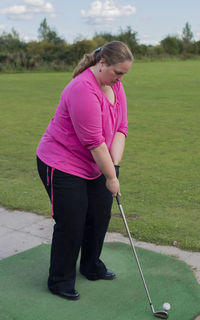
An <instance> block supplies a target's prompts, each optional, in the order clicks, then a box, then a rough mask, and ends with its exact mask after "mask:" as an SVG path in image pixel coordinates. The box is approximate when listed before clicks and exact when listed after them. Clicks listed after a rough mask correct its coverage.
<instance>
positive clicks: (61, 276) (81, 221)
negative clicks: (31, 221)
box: [38, 160, 88, 291]
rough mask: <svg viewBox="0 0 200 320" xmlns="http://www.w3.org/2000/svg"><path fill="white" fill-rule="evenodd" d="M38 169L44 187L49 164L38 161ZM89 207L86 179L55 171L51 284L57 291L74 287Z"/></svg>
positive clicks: (48, 190) (49, 282)
mask: <svg viewBox="0 0 200 320" xmlns="http://www.w3.org/2000/svg"><path fill="white" fill-rule="evenodd" d="M38 170H39V173H40V177H41V179H42V181H43V183H44V185H45V188H46V190H47V192H48V194H49V196H51V192H50V189H49V187H48V186H47V185H46V180H47V179H46V173H45V172H47V166H46V165H44V164H43V163H42V162H41V161H40V160H38ZM87 207H88V197H87V182H86V180H85V179H82V178H79V177H76V176H72V175H69V174H67V173H63V172H61V171H59V170H54V174H53V211H54V216H53V218H54V220H55V222H56V223H55V226H54V232H53V239H52V246H51V262H50V269H49V279H48V286H49V288H51V289H55V290H63V289H65V290H68V291H70V290H73V289H74V284H75V278H76V262H77V258H78V254H79V250H80V246H81V243H82V237H83V230H84V225H85V219H86V213H87Z"/></svg>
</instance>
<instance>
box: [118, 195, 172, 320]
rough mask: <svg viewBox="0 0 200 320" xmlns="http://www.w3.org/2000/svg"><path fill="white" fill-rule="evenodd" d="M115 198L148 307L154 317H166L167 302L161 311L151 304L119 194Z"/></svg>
mask: <svg viewBox="0 0 200 320" xmlns="http://www.w3.org/2000/svg"><path fill="white" fill-rule="evenodd" d="M116 200H117V203H118V206H119V210H120V213H121V216H122V218H123V222H124V225H125V227H126V231H127V233H128V237H129V240H130V244H131V247H132V249H133V253H134V256H135V259H136V262H137V265H138V268H139V271H140V275H141V278H142V281H143V284H144V288H145V291H146V293H147V297H148V300H149V304H150V307H151V310H152V312H153V314H154V316H155V317H157V318H161V319H167V318H168V310H169V308H170V305H169V304H167V303H166V304H164V305H169V308H168V310H163V311H155V309H154V307H153V304H152V301H151V297H150V294H149V290H148V288H147V285H146V282H145V279H144V275H143V272H142V268H141V265H140V262H139V259H138V256H137V252H136V250H135V246H134V243H133V240H132V238H131V234H130V231H129V227H128V224H127V221H126V217H125V214H124V210H123V208H122V205H121V203H120V199H119V196H118V195H117V196H116Z"/></svg>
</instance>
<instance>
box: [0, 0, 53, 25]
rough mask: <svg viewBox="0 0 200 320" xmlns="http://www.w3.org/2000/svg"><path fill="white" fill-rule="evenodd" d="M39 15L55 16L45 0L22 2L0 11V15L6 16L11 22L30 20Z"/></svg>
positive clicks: (26, 0)
mask: <svg viewBox="0 0 200 320" xmlns="http://www.w3.org/2000/svg"><path fill="white" fill-rule="evenodd" d="M40 13H46V14H50V16H52V17H54V16H55V12H54V8H53V6H52V4H51V3H50V2H46V1H45V0H24V4H21V5H14V6H11V7H8V8H4V9H0V15H6V16H7V17H8V18H9V19H11V20H30V19H32V18H33V16H34V15H36V14H40Z"/></svg>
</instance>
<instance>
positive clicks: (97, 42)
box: [0, 18, 200, 72]
mask: <svg viewBox="0 0 200 320" xmlns="http://www.w3.org/2000/svg"><path fill="white" fill-rule="evenodd" d="M113 40H119V41H123V42H125V43H126V44H127V45H128V46H129V48H130V49H131V51H132V53H133V55H134V56H135V58H136V60H139V59H146V60H152V59H172V58H176V59H177V58H179V59H190V58H199V57H200V41H194V39H193V33H192V31H191V26H190V25H189V23H188V22H187V23H186V24H185V26H184V28H183V31H182V35H181V36H180V37H178V36H176V35H168V36H167V37H165V38H164V39H163V40H162V41H161V42H160V44H159V45H155V46H153V45H145V44H140V42H139V39H138V36H137V32H136V31H134V30H132V28H131V27H127V28H126V29H122V28H121V29H120V30H119V32H118V34H115V35H113V34H111V33H108V32H100V33H95V34H94V36H93V38H92V39H91V40H89V39H83V38H81V37H79V38H77V39H76V40H75V41H74V42H73V43H72V44H69V43H67V42H66V41H65V40H64V39H63V38H62V37H60V36H59V35H58V34H57V32H56V31H55V30H54V29H52V28H51V27H50V26H49V25H48V23H47V20H46V18H45V19H44V20H43V21H42V22H41V24H40V26H39V28H38V40H37V41H30V42H25V41H23V40H21V39H20V37H19V34H18V33H17V31H16V30H14V29H12V32H10V33H6V32H3V33H2V34H1V35H0V72H9V71H11V72H12V71H26V70H29V71H31V70H33V71H34V70H35V71H40V70H41V71H48V70H57V71H66V70H72V69H73V68H74V67H75V65H76V64H77V62H78V61H79V60H80V59H81V58H82V56H83V55H84V53H86V52H87V53H88V52H91V51H93V50H95V49H96V48H98V47H100V46H103V45H104V44H105V43H107V42H109V41H113Z"/></svg>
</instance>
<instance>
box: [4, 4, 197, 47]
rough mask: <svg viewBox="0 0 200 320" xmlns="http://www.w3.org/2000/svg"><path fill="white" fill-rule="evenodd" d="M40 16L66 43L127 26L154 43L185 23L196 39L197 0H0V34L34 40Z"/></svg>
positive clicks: (176, 32) (177, 31) (139, 36)
mask: <svg viewBox="0 0 200 320" xmlns="http://www.w3.org/2000/svg"><path fill="white" fill-rule="evenodd" d="M44 18H47V23H48V24H49V25H50V27H51V28H54V29H55V30H56V32H57V33H58V35H59V36H61V37H63V38H64V39H65V40H66V41H67V42H69V43H72V42H73V41H74V40H75V39H77V38H78V37H86V38H88V39H90V38H91V37H92V36H93V35H94V33H95V32H101V31H106V32H111V33H118V32H119V29H120V28H123V29H125V28H126V27H127V26H130V27H131V28H132V30H134V31H136V32H137V33H138V39H139V40H140V42H141V43H144V44H153V45H154V44H158V43H159V42H160V41H161V40H162V39H164V37H166V36H167V35H181V33H182V30H183V27H184V26H185V23H186V22H189V24H190V25H191V29H192V32H193V34H194V39H195V40H196V41H197V40H200V1H199V0H82V1H81V0H74V1H73V0H70V1H68V0H1V1H0V33H2V32H3V31H6V32H10V31H11V29H12V28H14V29H15V30H16V31H17V32H18V33H19V34H20V37H21V38H23V39H24V40H27V41H30V40H35V39H37V36H38V28H39V25H40V23H41V21H42V20H43V19H44Z"/></svg>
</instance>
